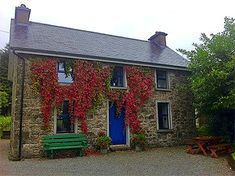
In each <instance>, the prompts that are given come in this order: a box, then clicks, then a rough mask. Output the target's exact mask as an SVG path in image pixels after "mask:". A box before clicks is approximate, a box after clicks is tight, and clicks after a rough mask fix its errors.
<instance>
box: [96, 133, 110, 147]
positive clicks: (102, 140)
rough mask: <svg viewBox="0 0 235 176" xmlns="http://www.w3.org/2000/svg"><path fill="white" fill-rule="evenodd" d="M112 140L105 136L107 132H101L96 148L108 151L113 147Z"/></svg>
mask: <svg viewBox="0 0 235 176" xmlns="http://www.w3.org/2000/svg"><path fill="white" fill-rule="evenodd" d="M111 143H112V140H111V138H110V137H109V136H107V135H106V134H105V132H103V131H100V132H99V134H98V138H97V139H96V146H97V148H98V149H107V148H109V146H110V145H111Z"/></svg>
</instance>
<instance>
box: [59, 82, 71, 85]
mask: <svg viewBox="0 0 235 176" xmlns="http://www.w3.org/2000/svg"><path fill="white" fill-rule="evenodd" d="M58 83H59V85H61V86H70V85H71V84H72V83H73V82H71V83H64V82H58Z"/></svg>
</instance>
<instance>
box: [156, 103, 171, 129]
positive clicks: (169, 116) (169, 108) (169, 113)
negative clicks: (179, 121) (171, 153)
mask: <svg viewBox="0 0 235 176" xmlns="http://www.w3.org/2000/svg"><path fill="white" fill-rule="evenodd" d="M158 103H168V123H169V129H164V130H172V129H173V120H172V113H171V101H168V100H166V101H164V100H157V101H156V123H157V131H159V130H162V129H159V123H158Z"/></svg>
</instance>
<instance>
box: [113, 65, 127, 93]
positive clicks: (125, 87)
mask: <svg viewBox="0 0 235 176" xmlns="http://www.w3.org/2000/svg"><path fill="white" fill-rule="evenodd" d="M115 67H122V70H123V86H121V87H120V86H113V85H112V78H111V80H110V88H111V89H127V78H126V70H125V69H124V66H123V65H115V66H114V68H115ZM113 71H114V69H113ZM111 74H112V77H113V72H112V73H111Z"/></svg>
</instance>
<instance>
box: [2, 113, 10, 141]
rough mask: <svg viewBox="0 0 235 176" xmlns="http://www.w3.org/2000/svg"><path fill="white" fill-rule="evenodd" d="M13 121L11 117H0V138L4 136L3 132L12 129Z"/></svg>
mask: <svg viewBox="0 0 235 176" xmlns="http://www.w3.org/2000/svg"><path fill="white" fill-rule="evenodd" d="M11 123H12V119H11V117H10V116H0V138H1V135H2V131H3V130H6V131H9V130H10V129H11Z"/></svg>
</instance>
